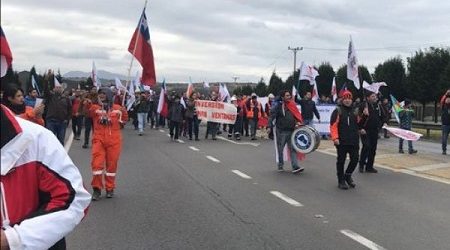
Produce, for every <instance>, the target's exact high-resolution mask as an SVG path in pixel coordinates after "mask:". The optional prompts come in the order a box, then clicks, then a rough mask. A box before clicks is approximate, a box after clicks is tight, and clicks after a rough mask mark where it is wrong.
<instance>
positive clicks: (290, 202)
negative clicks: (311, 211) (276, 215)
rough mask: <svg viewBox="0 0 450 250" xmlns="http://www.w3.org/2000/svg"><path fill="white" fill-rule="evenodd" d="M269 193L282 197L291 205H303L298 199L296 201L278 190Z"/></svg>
mask: <svg viewBox="0 0 450 250" xmlns="http://www.w3.org/2000/svg"><path fill="white" fill-rule="evenodd" d="M270 193H271V194H273V195H274V196H276V197H278V198H280V199H282V200H283V201H285V202H287V203H289V204H290V205H292V206H294V207H303V205H302V204H301V203H300V202H298V201H296V200H294V199H292V198H290V197H288V196H286V195H284V194H282V193H280V192H278V191H270Z"/></svg>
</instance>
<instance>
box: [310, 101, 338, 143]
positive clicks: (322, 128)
mask: <svg viewBox="0 0 450 250" xmlns="http://www.w3.org/2000/svg"><path fill="white" fill-rule="evenodd" d="M316 107H317V111H319V114H320V123H319V120H317V118H316V116H314V120H313V121H314V128H315V129H316V130H317V131H319V133H320V134H321V135H323V134H326V135H328V134H330V120H331V114H332V113H333V111H334V110H335V109H336V105H334V104H331V105H328V104H323V105H320V104H319V105H316Z"/></svg>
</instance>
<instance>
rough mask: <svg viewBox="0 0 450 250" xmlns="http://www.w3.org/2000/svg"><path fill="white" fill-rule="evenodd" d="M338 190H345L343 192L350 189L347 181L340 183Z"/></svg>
mask: <svg viewBox="0 0 450 250" xmlns="http://www.w3.org/2000/svg"><path fill="white" fill-rule="evenodd" d="M338 188H339V189H343V190H347V189H348V186H347V184H346V183H345V181H343V180H342V181H339V183H338Z"/></svg>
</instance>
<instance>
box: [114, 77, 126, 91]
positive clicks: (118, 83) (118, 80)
mask: <svg viewBox="0 0 450 250" xmlns="http://www.w3.org/2000/svg"><path fill="white" fill-rule="evenodd" d="M115 83H116V89H118V90H126V88H125V86H123V85H122V82H121V81H120V79H119V78H118V77H116V78H115Z"/></svg>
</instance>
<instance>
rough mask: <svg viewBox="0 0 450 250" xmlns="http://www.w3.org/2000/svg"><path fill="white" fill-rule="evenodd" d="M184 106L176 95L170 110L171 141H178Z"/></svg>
mask: <svg viewBox="0 0 450 250" xmlns="http://www.w3.org/2000/svg"><path fill="white" fill-rule="evenodd" d="M183 109H184V107H183V105H182V104H181V103H180V97H179V96H178V95H176V96H175V97H174V101H173V103H172V105H170V108H169V120H170V123H169V131H170V132H169V133H170V139H171V140H178V135H179V133H180V125H181V123H182V122H183Z"/></svg>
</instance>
